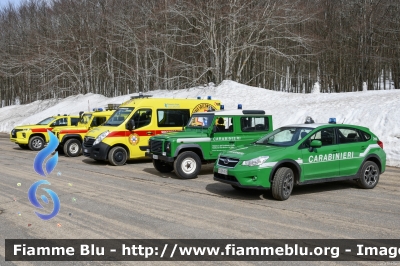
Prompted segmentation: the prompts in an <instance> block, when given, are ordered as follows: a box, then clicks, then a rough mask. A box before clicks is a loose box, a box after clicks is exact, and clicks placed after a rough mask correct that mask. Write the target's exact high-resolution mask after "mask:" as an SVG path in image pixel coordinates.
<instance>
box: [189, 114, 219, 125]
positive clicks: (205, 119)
mask: <svg viewBox="0 0 400 266" xmlns="http://www.w3.org/2000/svg"><path fill="white" fill-rule="evenodd" d="M213 118H214V117H213V115H212V114H207V113H201V114H196V115H193V116H192V117H191V118H190V119H189V122H188V123H187V125H186V127H192V128H194V127H195V128H199V127H201V128H209V127H210V125H211V123H212V121H213Z"/></svg>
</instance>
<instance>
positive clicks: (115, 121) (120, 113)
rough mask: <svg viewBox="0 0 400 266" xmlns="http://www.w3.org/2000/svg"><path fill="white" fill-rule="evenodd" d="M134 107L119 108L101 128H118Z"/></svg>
mask: <svg viewBox="0 0 400 266" xmlns="http://www.w3.org/2000/svg"><path fill="white" fill-rule="evenodd" d="M133 109H135V108H134V107H120V108H118V109H117V111H115V112H114V113H113V114H112V116H111V117H110V118H109V119H108V120H107V121H106V122H105V123H104V124H103V126H114V127H116V126H119V125H121V124H122V123H123V122H124V121H125V120H126V118H127V117H128V116H129V115H130V114H131V113H132V111H133Z"/></svg>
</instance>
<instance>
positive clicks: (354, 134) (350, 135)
mask: <svg viewBox="0 0 400 266" xmlns="http://www.w3.org/2000/svg"><path fill="white" fill-rule="evenodd" d="M338 131H339V143H341V144H342V143H354V142H361V141H364V139H363V137H362V136H361V135H360V131H359V130H358V129H355V128H338Z"/></svg>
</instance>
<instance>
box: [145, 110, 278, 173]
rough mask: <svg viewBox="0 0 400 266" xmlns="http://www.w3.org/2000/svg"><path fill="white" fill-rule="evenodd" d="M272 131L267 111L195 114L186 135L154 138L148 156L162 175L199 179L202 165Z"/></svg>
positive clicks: (150, 142) (183, 133) (151, 140)
mask: <svg viewBox="0 0 400 266" xmlns="http://www.w3.org/2000/svg"><path fill="white" fill-rule="evenodd" d="M271 131H272V116H271V115H267V114H265V111H264V110H233V111H213V112H205V113H194V114H193V115H192V117H191V118H190V119H189V121H188V123H187V124H186V126H185V127H184V130H183V131H180V132H170V133H166V134H161V135H157V136H154V137H151V138H150V141H149V149H148V150H147V152H146V156H147V157H150V158H152V159H153V165H154V167H155V168H156V169H157V170H158V171H159V172H161V173H169V172H171V171H173V170H175V173H176V175H177V176H178V177H179V178H182V179H190V178H196V177H197V175H198V173H199V172H200V169H201V165H202V164H203V163H212V162H214V161H215V160H216V159H217V158H218V155H219V154H220V153H221V152H223V151H227V150H231V149H233V148H236V147H237V146H240V145H244V144H248V143H252V142H254V141H256V140H257V139H259V138H261V137H262V136H264V135H266V134H267V133H269V132H271Z"/></svg>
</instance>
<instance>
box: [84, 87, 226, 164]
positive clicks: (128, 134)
mask: <svg viewBox="0 0 400 266" xmlns="http://www.w3.org/2000/svg"><path fill="white" fill-rule="evenodd" d="M220 107H221V101H219V100H213V99H211V97H210V96H208V97H207V99H201V97H198V98H197V99H173V98H152V97H151V95H143V94H139V96H133V97H132V98H131V99H130V100H129V101H127V102H125V103H123V104H121V105H120V107H119V108H118V109H117V110H116V111H115V113H114V114H113V115H112V116H111V117H110V118H109V119H108V120H107V121H106V122H105V123H104V124H103V125H101V126H99V127H96V128H94V129H92V130H90V131H89V132H87V133H86V135H85V138H84V140H83V144H82V149H83V155H84V156H86V157H90V158H92V159H94V160H97V161H108V162H109V163H110V164H112V165H123V164H125V163H126V161H127V160H129V159H140V158H146V156H145V151H146V150H147V149H148V142H149V138H150V137H152V136H155V135H158V134H161V133H167V132H171V131H181V130H182V129H183V126H184V125H186V123H187V122H188V120H189V118H190V116H191V115H192V113H196V112H207V111H209V110H220Z"/></svg>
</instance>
